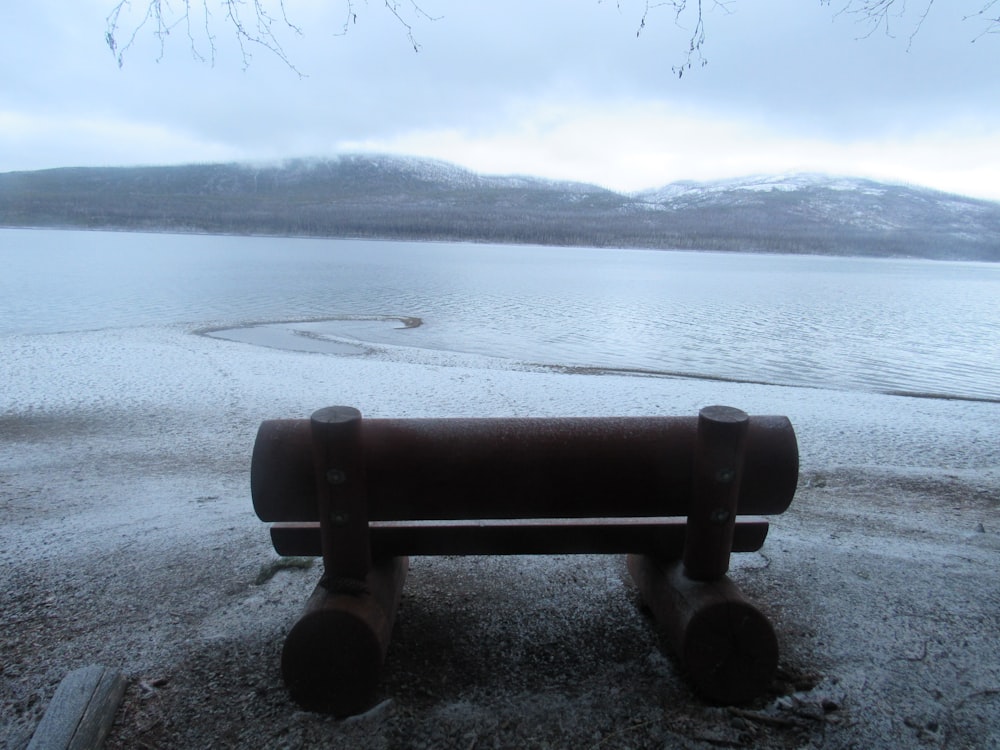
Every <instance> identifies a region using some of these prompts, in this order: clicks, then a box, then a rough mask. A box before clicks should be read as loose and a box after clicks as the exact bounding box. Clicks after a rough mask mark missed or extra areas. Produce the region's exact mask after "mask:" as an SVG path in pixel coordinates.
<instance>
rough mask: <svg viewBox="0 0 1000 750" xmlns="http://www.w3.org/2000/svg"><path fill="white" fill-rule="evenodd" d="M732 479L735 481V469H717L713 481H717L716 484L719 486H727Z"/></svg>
mask: <svg viewBox="0 0 1000 750" xmlns="http://www.w3.org/2000/svg"><path fill="white" fill-rule="evenodd" d="M734 479H736V470H735V469H719V470H718V471H717V472H716V473H715V481H717V482H719V483H721V484H729V483H730V482H732V481H733V480H734Z"/></svg>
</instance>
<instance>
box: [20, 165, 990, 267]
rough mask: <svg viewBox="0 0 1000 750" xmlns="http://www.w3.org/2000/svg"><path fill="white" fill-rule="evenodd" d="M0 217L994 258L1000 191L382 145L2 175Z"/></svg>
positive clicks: (143, 226)
mask: <svg viewBox="0 0 1000 750" xmlns="http://www.w3.org/2000/svg"><path fill="white" fill-rule="evenodd" d="M0 225H2V226H37V227H51V228H88V229H123V230H142V231H168V232H183V231H192V232H208V233H235V234H262V235H283V236H309V237H370V238H381V239H417V240H442V241H474V242H477V241H478V242H496V243H505V242H508V243H519V244H555V245H584V246H598V247H635V248H662V249H694V250H723V251H734V252H739V251H744V252H784V253H808V254H827V255H857V256H871V257H918V258H932V259H947V260H983V261H1000V203H994V202H991V201H985V200H980V199H975V198H967V197H964V196H960V195H955V194H951V193H944V192H939V191H935V190H931V189H929V188H922V187H913V186H906V185H893V184H889V183H882V182H876V181H873V180H868V179H864V178H857V177H831V176H826V175H817V174H809V173H802V174H792V175H755V176H750V177H745V178H738V179H731V180H720V181H717V182H694V181H681V182H675V183H671V184H669V185H664V186H663V187H661V188H656V189H652V190H643V191H637V192H633V193H619V192H615V191H613V190H609V189H607V188H603V187H600V186H597V185H590V184H586V183H580V182H569V181H559V180H549V179H544V178H538V177H529V176H520V175H483V174H478V173H475V172H472V171H471V170H467V169H464V168H462V167H459V166H457V165H454V164H450V163H448V162H445V161H440V160H433V159H423V158H419V157H400V156H386V155H361V154H354V155H344V156H340V157H335V158H331V159H291V160H286V161H284V162H280V163H253V162H246V163H230V164H190V165H182V166H159V167H157V166H149V167H66V168H59V169H49V170H39V171H33V172H7V173H3V174H0Z"/></svg>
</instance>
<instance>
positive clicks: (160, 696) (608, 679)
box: [0, 327, 1000, 748]
mask: <svg viewBox="0 0 1000 750" xmlns="http://www.w3.org/2000/svg"><path fill="white" fill-rule="evenodd" d="M2 347H3V352H4V365H3V367H4V376H5V386H4V401H3V402H2V404H0V446H2V450H0V500H2V502H0V520H2V524H0V563H2V568H3V576H2V580H3V582H4V583H3V584H2V587H0V623H2V632H3V644H2V645H3V658H2V672H0V715H2V718H0V737H2V738H3V740H4V741H5V742H6V745H7V746H8V747H12V748H13V747H22V746H23V745H24V744H25V743H26V742H27V739H28V738H29V737H30V735H31V732H32V731H33V729H34V726H35V724H36V723H37V721H38V719H39V718H40V716H41V714H42V712H43V711H44V709H45V706H46V704H47V702H48V700H49V699H50V698H51V695H52V692H53V691H54V689H55V686H56V685H57V684H58V682H59V680H60V679H62V677H63V676H64V675H65V674H66V673H67V672H68V671H70V670H71V669H74V668H76V667H79V666H84V665H87V664H93V663H101V664H105V665H108V666H113V667H116V668H120V669H122V670H123V671H124V672H125V673H126V674H127V675H128V677H129V687H128V689H127V692H126V699H125V702H124V704H123V706H122V708H121V710H120V711H119V714H118V717H117V721H116V724H115V727H114V728H113V731H112V735H111V739H110V741H109V745H108V746H109V747H115V748H135V747H171V748H187V747H209V746H213V747H223V746H244V747H313V746H324V747H345V748H348V747H350V748H392V747H399V748H404V747H428V748H430V747H435V748H436V747H460V748H476V747H478V748H482V747H573V748H579V747H600V748H617V747H621V748H624V747H630V748H647V747H648V748H654V747H655V748H661V747H705V748H708V747H744V746H745V747H775V748H777V747H782V748H784V747H807V746H810V744H811V745H812V746H817V747H820V746H821V747H831V748H839V747H843V748H847V747H899V746H920V747H970V748H972V747H975V748H978V747H997V746H1000V645H998V642H1000V638H998V636H1000V615H998V613H1000V580H998V577H997V576H996V570H997V563H998V562H1000V533H998V532H1000V446H998V444H997V440H996V428H997V425H1000V405H997V404H983V403H968V402H955V401H939V400H932V399H914V398H904V397H894V396H880V395H872V394H858V393H837V392H829V391H812V390H808V389H790V388H780V387H774V386H756V385H747V384H733V383H713V382H700V381H684V380H677V379H670V378H652V377H627V376H621V375H581V374H559V373H552V372H538V371H533V370H532V369H531V368H529V367H519V366H516V365H514V364H512V363H509V362H505V361H501V360H488V359H485V358H476V357H466V356H461V355H448V354H442V353H432V352H421V351H408V352H392V351H388V352H386V351H383V352H382V353H381V354H376V355H373V356H368V357H365V358H337V357H330V356H323V355H315V354H314V355H310V354H302V353H295V352H283V351H280V350H269V349H263V348H258V347H252V346H247V345H243V344H239V343H231V342H226V341H219V340H213V339H208V338H205V337H203V336H195V335H191V332H190V331H188V330H187V329H184V328H181V327H172V328H137V329H127V330H107V331H92V332H84V333H73V334H50V335H44V336H42V335H39V336H8V337H4V338H3V340H2ZM333 403H344V404H350V405H354V406H357V407H358V408H360V409H361V410H362V411H363V412H364V413H365V414H366V415H368V416H396V417H407V416H459V415H466V416H522V415H536V416H569V415H575V416H585V415H611V414H618V415H644V414H684V415H687V414H695V413H696V412H697V410H698V408H700V407H701V406H704V405H706V404H709V403H726V404H731V405H733V406H738V407H740V408H743V409H744V410H746V411H748V412H751V413H757V414H767V413H774V414H785V415H787V416H789V418H790V419H791V421H792V424H793V425H794V426H795V428H796V432H797V434H798V439H799V444H800V448H801V453H802V477H801V481H800V489H799V492H798V493H797V496H796V500H795V501H794V502H793V504H792V507H791V509H790V510H789V512H788V513H786V514H785V515H783V516H781V517H780V518H778V519H776V521H775V523H774V526H773V528H772V532H771V535H770V536H769V538H768V541H767V543H766V544H765V547H764V549H763V551H762V552H761V553H759V554H753V555H742V556H740V557H739V558H738V559H737V562H736V569H735V570H734V573H733V576H734V578H735V579H736V580H737V581H738V582H739V583H740V585H741V586H742V587H743V588H744V590H745V591H746V592H747V593H748V594H750V595H751V596H753V597H754V598H755V599H756V600H757V601H758V602H759V603H760V604H761V606H762V607H763V608H764V609H765V611H767V612H768V613H769V615H770V616H771V617H772V618H773V620H774V622H775V625H776V628H777V630H778V634H779V639H780V645H781V649H782V657H781V679H780V680H779V681H778V683H776V685H775V690H774V693H773V694H772V695H770V696H768V697H767V698H766V699H762V700H761V701H759V702H758V703H757V704H754V705H751V706H748V707H743V708H740V709H733V708H729V707H713V706H707V705H705V704H703V703H700V702H699V701H698V700H697V699H695V698H694V697H693V696H691V694H690V690H689V689H688V687H687V685H686V683H685V682H684V680H683V677H682V676H681V675H680V674H679V673H678V671H677V669H676V668H675V666H674V665H673V663H672V662H671V659H670V658H669V657H665V656H664V655H663V654H662V652H661V650H660V648H659V644H658V641H657V636H656V633H655V630H654V628H653V627H652V625H651V623H650V622H649V621H648V620H647V619H646V618H645V616H644V614H643V613H642V612H641V610H640V609H639V608H638V606H637V600H636V594H635V591H634V587H633V586H632V584H631V583H630V582H629V580H628V577H627V574H626V572H625V570H624V563H623V561H622V560H620V559H618V558H613V557H611V558H606V557H591V556H583V557H569V556H562V557H551V558H535V557H532V558H468V559H458V558H418V559H415V560H414V561H413V565H412V569H411V572H410V576H409V579H408V581H407V585H406V589H405V592H404V599H403V604H402V607H401V610H400V614H399V618H398V621H397V625H396V630H395V634H394V638H393V645H392V648H391V649H390V653H389V661H388V664H387V678H386V680H385V684H384V695H385V697H386V700H387V702H386V703H384V704H382V705H381V706H380V708H379V709H378V710H377V711H375V712H374V713H373V714H372V715H368V716H365V717H361V718H358V719H354V720H350V721H346V722H335V721H333V720H331V719H328V718H324V717H317V716H314V715H311V714H305V713H303V712H301V711H298V710H297V709H296V707H295V706H294V705H293V704H291V703H290V702H289V700H288V698H287V695H286V694H285V691H284V688H283V686H282V684H281V681H280V677H279V675H278V664H277V657H278V653H279V652H280V648H281V643H282V639H283V637H284V633H285V632H286V631H287V629H288V628H289V627H290V626H291V624H292V623H293V622H294V620H295V618H296V617H297V615H298V613H299V611H300V609H301V607H302V605H303V604H304V602H305V600H306V598H307V596H308V594H309V592H310V591H311V589H312V587H313V586H314V585H315V583H316V580H317V578H318V575H319V573H318V567H316V566H314V567H313V568H312V569H289V570H280V571H278V572H276V573H274V575H273V576H271V577H270V578H267V577H266V576H261V578H266V580H262V581H261V582H260V583H257V581H258V577H259V576H260V574H261V571H262V568H266V566H267V565H268V564H269V563H272V562H273V561H274V560H275V556H274V553H273V552H272V551H271V549H270V544H269V541H268V538H267V534H266V530H265V527H264V525H263V524H261V523H260V522H259V521H257V519H256V517H255V516H254V515H253V511H252V508H251V505H250V497H249V487H248V484H249V460H250V448H251V446H252V442H253V436H254V433H255V431H256V428H257V425H258V424H259V422H260V421H261V420H263V419H269V418H275V417H302V416H306V415H308V414H309V413H310V412H311V411H313V410H314V409H316V408H318V407H320V406H325V405H330V404H333ZM272 572H273V571H272Z"/></svg>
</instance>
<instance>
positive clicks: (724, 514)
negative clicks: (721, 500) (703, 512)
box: [708, 508, 729, 526]
mask: <svg viewBox="0 0 1000 750" xmlns="http://www.w3.org/2000/svg"><path fill="white" fill-rule="evenodd" d="M708 520H709V521H710V522H711V523H714V524H716V525H717V526H721V525H722V524H724V523H725V522H726V521H728V520H729V511H728V510H726V509H725V508H716V509H715V510H713V511H712V512H711V514H710V515H709V516H708Z"/></svg>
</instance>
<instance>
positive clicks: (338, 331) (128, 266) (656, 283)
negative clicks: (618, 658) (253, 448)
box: [0, 230, 1000, 401]
mask: <svg viewBox="0 0 1000 750" xmlns="http://www.w3.org/2000/svg"><path fill="white" fill-rule="evenodd" d="M0 258H2V261H3V268H4V272H3V274H2V275H0V335H7V334H46V333H66V332H73V331H93V330H104V329H115V328H136V327H142V326H147V325H165V324H166V325H171V326H174V325H180V326H186V327H189V328H190V330H192V331H195V330H203V329H212V331H213V332H212V335H214V336H216V337H222V338H229V339H231V340H236V341H242V342H244V343H247V344H250V345H263V346H270V347H276V348H282V349H292V350H301V351H310V352H320V353H323V352H325V353H329V354H334V355H358V354H363V353H365V352H367V351H370V350H371V348H372V347H383V348H386V347H390V348H391V347H408V348H413V349H427V350H438V351H452V352H464V353H470V354H482V355H488V356H490V357H498V358H503V359H509V360H514V361H517V362H524V363H531V364H539V365H547V366H555V367H559V368H569V369H573V370H575V369H580V370H586V369H588V368H593V369H595V370H621V371H642V372H649V373H656V374H663V375H673V376H681V377H687V378H699V379H707V380H719V381H733V382H753V383H768V384H776V385H790V386H800V387H809V388H822V389H831V390H841V391H845V390H846V391H860V392H869V393H905V394H911V395H928V396H941V397H947V398H961V399H970V400H987V401H1000V329H998V326H997V322H998V321H1000V265H995V264H982V263H952V262H929V261H915V260H904V259H898V260H897V259H893V260H871V259H857V258H826V257H810V256H782V255H732V254H717V253H692V252H673V251H635V250H597V249H581V248H550V247H525V246H498V245H468V244H444V243H402V242H373V241H351V240H308V239H280V238H246V237H209V236H197V235H155V234H126V233H108V232H76V231H41V230H36V231H32V230H0Z"/></svg>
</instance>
